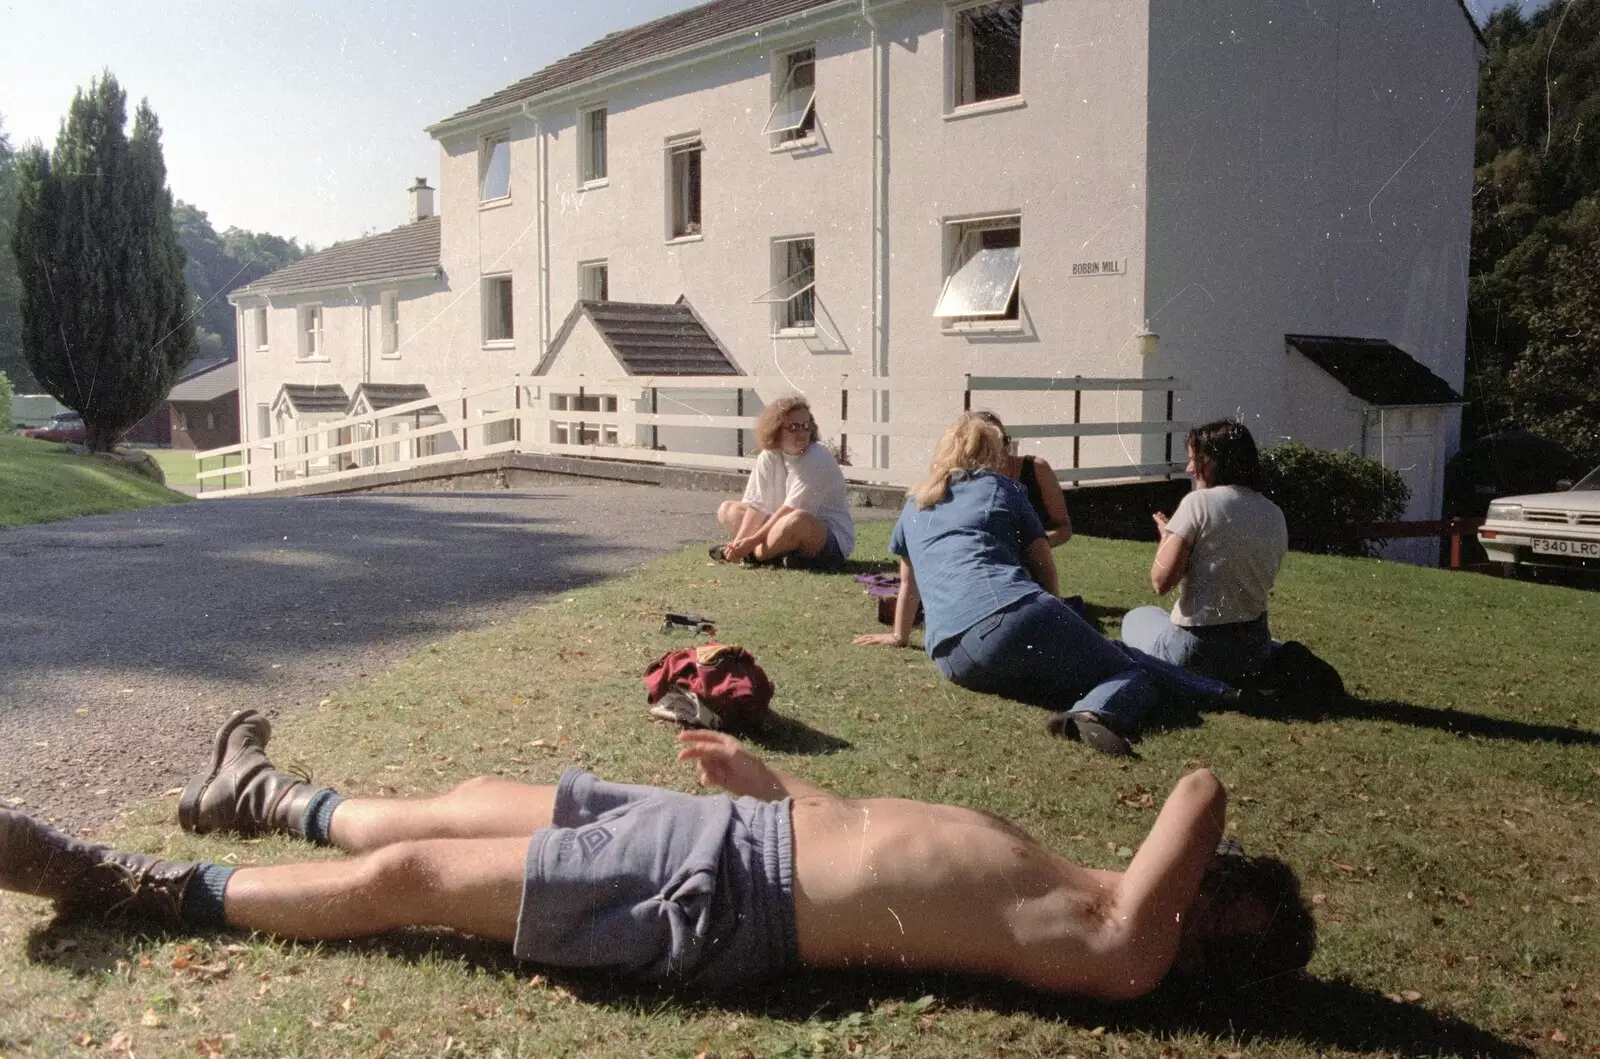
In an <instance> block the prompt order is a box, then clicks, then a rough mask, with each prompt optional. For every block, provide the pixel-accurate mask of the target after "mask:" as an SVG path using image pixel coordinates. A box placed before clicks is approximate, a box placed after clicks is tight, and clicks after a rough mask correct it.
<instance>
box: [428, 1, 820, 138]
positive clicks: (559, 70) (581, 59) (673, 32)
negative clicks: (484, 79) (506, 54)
mask: <svg viewBox="0 0 1600 1059" xmlns="http://www.w3.org/2000/svg"><path fill="white" fill-rule="evenodd" d="M835 2H836V0H712V2H711V3H709V4H701V5H699V6H698V7H691V8H689V9H688V10H687V11H679V12H678V13H677V14H675V15H668V16H666V17H665V18H658V19H656V20H655V21H654V22H646V23H645V24H644V25H642V26H634V27H633V28H631V29H624V30H619V31H617V32H616V33H608V34H606V35H605V36H604V37H601V38H600V39H599V40H597V41H595V42H594V43H593V44H591V45H589V46H588V47H586V48H582V49H580V50H578V51H575V52H573V53H572V54H571V55H569V56H567V57H566V58H565V59H557V60H556V61H555V62H553V63H551V64H550V65H549V66H546V67H545V68H544V69H542V70H540V71H539V72H538V73H535V74H533V75H532V76H529V77H524V78H523V79H522V80H520V81H518V82H517V83H516V84H514V85H511V86H509V87H507V88H502V89H501V90H500V91H498V92H496V93H495V94H494V95H492V96H487V97H485V98H484V99H480V100H479V101H478V102H476V103H474V104H472V106H470V107H467V108H466V109H465V110H462V111H459V112H458V113H455V114H452V115H450V117H448V118H445V119H444V120H443V121H441V122H439V124H440V125H446V124H449V123H450V122H454V121H460V120H461V119H463V118H471V117H476V116H477V115H479V114H487V113H489V112H491V111H495V110H499V109H500V108H501V107H504V106H509V105H510V104H512V103H518V102H521V101H522V100H524V99H532V98H533V97H534V96H539V95H543V94H544V93H546V92H549V91H551V90H553V89H557V88H561V87H563V86H565V85H569V84H574V83H576V82H579V81H586V80H588V79H589V78H591V77H597V76H599V75H600V74H604V73H609V72H611V71H613V70H620V69H622V68H624V67H628V66H632V65H633V64H635V63H639V62H644V61H646V60H648V59H654V58H658V57H660V56H663V55H670V54H672V53H673V52H678V51H683V50H684V49H686V48H692V47H694V46H695V45H697V44H705V43H707V42H709V41H713V40H718V39H720V38H722V37H727V36H730V35H732V34H735V33H740V32H743V31H746V30H752V29H755V28H757V27H764V26H766V25H768V24H769V23H772V22H778V21H781V20H783V19H785V18H790V17H792V16H794V15H799V14H803V13H804V12H806V11H809V10H810V9H811V8H814V7H825V6H827V5H828V4H830V3H835Z"/></svg>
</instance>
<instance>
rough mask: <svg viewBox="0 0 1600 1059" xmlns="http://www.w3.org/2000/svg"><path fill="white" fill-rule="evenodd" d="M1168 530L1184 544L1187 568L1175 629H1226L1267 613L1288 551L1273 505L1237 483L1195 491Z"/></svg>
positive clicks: (1279, 514)
mask: <svg viewBox="0 0 1600 1059" xmlns="http://www.w3.org/2000/svg"><path fill="white" fill-rule="evenodd" d="M1167 530H1168V532H1170V533H1175V534H1177V535H1178V536H1180V537H1182V538H1183V539H1184V540H1186V541H1188V542H1189V545H1190V552H1189V568H1188V570H1187V571H1186V572H1185V573H1184V575H1183V580H1182V581H1180V582H1178V601H1177V602H1176V603H1175V604H1173V607H1172V624H1174V625H1226V624H1228V623H1230V622H1236V621H1252V620H1254V619H1255V618H1259V617H1260V616H1261V615H1263V614H1265V613H1266V612H1267V597H1268V596H1269V595H1271V593H1272V582H1273V579H1274V578H1276V577H1277V576H1278V567H1279V565H1280V564H1282V562H1283V554H1284V552H1286V551H1288V550H1289V529H1288V526H1287V525H1286V524H1285V523H1284V521H1283V512H1282V511H1280V510H1278V505H1277V504H1274V503H1273V502H1272V501H1270V500H1268V499H1267V498H1266V497H1264V496H1262V495H1261V494H1260V493H1258V492H1256V491H1255V490H1254V489H1245V488H1243V487H1242V486H1237V485H1216V486H1212V487H1210V488H1209V489H1196V490H1194V491H1193V492H1191V493H1190V494H1189V495H1188V496H1186V497H1184V498H1183V502H1182V503H1180V504H1179V505H1178V510H1177V512H1176V513H1174V514H1173V516H1172V518H1171V519H1170V520H1169V521H1168V522H1167Z"/></svg>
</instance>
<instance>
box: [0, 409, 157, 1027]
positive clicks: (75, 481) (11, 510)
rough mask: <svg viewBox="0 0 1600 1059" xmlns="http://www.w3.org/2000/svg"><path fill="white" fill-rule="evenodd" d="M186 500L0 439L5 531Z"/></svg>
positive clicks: (57, 449)
mask: <svg viewBox="0 0 1600 1059" xmlns="http://www.w3.org/2000/svg"><path fill="white" fill-rule="evenodd" d="M184 499H185V498H184V497H183V495H182V494H180V493H175V492H173V491H172V490H170V489H165V488H163V487H161V486H159V485H157V484H156V483H155V482H153V481H151V480H150V479H148V478H141V477H140V476H139V475H137V474H134V473H132V472H131V471H126V470H123V469H122V468H120V467H115V466H113V465H112V464H110V463H108V462H107V461H105V460H102V459H99V458H98V457H95V456H77V455H74V454H73V453H71V452H69V451H67V447H66V446H65V445H61V444H58V443H56V442H53V441H35V440H33V439H32V438H19V437H14V436H12V435H9V434H7V435H0V527H6V526H24V525H28V524H29V523H34V522H54V521H55V520H57V519H63V518H72V517H74V516H77V515H108V514H110V513H111V512H113V511H126V510H129V509H130V508H136V507H148V506H149V505H151V504H180V503H182V502H183V501H184ZM3 1054H4V1053H3V1052H0V1055H3Z"/></svg>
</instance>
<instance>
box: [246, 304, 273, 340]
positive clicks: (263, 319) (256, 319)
mask: <svg viewBox="0 0 1600 1059" xmlns="http://www.w3.org/2000/svg"><path fill="white" fill-rule="evenodd" d="M250 317H251V319H250V326H251V327H252V328H254V329H255V334H256V348H257V349H268V348H270V347H271V343H270V342H269V341H268V338H267V307H266V306H265V305H258V306H256V307H255V308H254V309H251V310H250Z"/></svg>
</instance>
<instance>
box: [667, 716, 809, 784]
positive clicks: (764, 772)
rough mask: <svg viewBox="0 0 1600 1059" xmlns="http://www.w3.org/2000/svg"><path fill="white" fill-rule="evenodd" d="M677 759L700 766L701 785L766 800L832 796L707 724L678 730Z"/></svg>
mask: <svg viewBox="0 0 1600 1059" xmlns="http://www.w3.org/2000/svg"><path fill="white" fill-rule="evenodd" d="M678 760H679V761H693V762H694V763H695V764H696V765H698V766H699V769H700V785H701V786H702V787H721V788H722V789H723V790H725V791H728V792H730V793H732V794H739V795H747V796H749V797H751V798H760V799H761V800H762V801H764V802H773V801H777V800H778V799H779V798H817V797H821V798H831V797H833V795H832V794H831V793H829V792H828V791H825V790H823V789H822V788H821V787H813V786H812V785H811V784H809V783H806V782H805V781H804V780H799V779H796V778H795V777H793V776H791V775H789V774H788V773H787V772H779V771H778V770H777V769H775V768H772V767H771V766H770V765H768V764H767V763H766V762H765V761H762V760H761V759H760V758H758V757H756V756H755V755H754V754H752V753H750V751H748V750H746V749H745V748H744V747H743V746H742V745H740V743H739V740H737V739H735V738H734V737H733V736H731V735H728V734H727V733H726V732H713V731H710V730H708V729H705V728H691V729H689V730H688V731H686V732H679V733H678Z"/></svg>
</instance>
